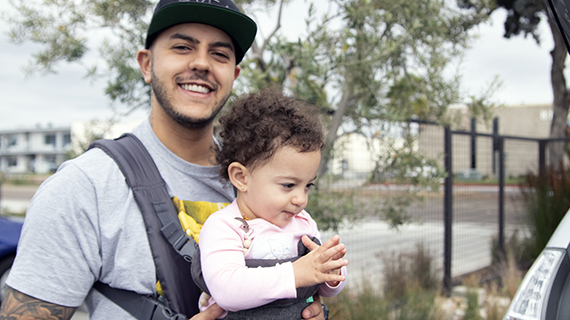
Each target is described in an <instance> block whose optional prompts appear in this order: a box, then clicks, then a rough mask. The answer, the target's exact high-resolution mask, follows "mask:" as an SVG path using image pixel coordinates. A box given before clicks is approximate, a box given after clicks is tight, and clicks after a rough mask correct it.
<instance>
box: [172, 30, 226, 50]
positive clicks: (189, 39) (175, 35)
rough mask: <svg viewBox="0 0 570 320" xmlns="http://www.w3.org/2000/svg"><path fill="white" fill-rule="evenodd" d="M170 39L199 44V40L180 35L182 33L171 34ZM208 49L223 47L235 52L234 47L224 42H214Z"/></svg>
mask: <svg viewBox="0 0 570 320" xmlns="http://www.w3.org/2000/svg"><path fill="white" fill-rule="evenodd" d="M170 39H172V40H175V39H180V40H185V41H188V42H192V43H195V44H199V43H200V40H198V39H196V38H194V37H192V36H189V35H186V34H182V33H175V34H173V35H171V36H170ZM210 47H214V48H215V47H223V48H228V49H230V50H231V51H232V52H235V50H234V46H233V45H232V44H231V43H229V42H225V41H217V42H214V43H212V44H210Z"/></svg>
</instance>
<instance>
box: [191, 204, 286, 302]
mask: <svg viewBox="0 0 570 320" xmlns="http://www.w3.org/2000/svg"><path fill="white" fill-rule="evenodd" d="M226 209H228V208H226ZM226 209H224V210H226ZM235 222H236V221H235V220H233V221H232V219H229V218H228V216H226V215H224V214H219V213H215V214H213V215H212V216H210V217H209V218H208V220H207V221H206V223H205V224H204V227H203V228H202V230H201V232H200V251H201V263H202V272H203V274H204V280H205V282H206V284H207V286H208V289H209V290H210V293H211V294H212V297H213V298H214V300H216V303H218V305H219V306H220V307H222V308H223V309H225V310H228V311H238V310H244V309H251V308H255V307H258V306H261V305H265V304H267V303H270V302H272V301H275V300H278V299H286V298H295V297H296V294H297V293H296V288H295V275H294V272H293V265H292V264H291V263H290V262H289V263H284V264H281V265H277V266H275V267H268V268H248V267H246V265H245V260H244V253H243V238H242V237H241V236H240V233H239V232H240V230H239V229H238V227H237V226H236V223H235ZM237 225H239V222H238V223H237Z"/></svg>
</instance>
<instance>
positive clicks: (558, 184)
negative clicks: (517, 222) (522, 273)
mask: <svg viewBox="0 0 570 320" xmlns="http://www.w3.org/2000/svg"><path fill="white" fill-rule="evenodd" d="M521 191H522V194H523V197H524V201H525V205H526V211H527V219H528V224H529V228H530V239H532V240H533V241H532V242H531V243H530V247H529V251H530V254H531V256H532V257H534V258H536V257H538V255H539V254H540V252H541V251H542V249H544V247H545V246H546V244H547V242H548V240H549V239H550V237H551V236H552V234H553V233H554V230H555V229H556V227H557V226H558V224H559V223H560V221H561V220H562V218H563V217H564V215H565V214H566V212H567V211H568V209H569V208H570V169H568V168H561V169H559V170H555V169H554V168H553V167H549V168H547V169H545V170H544V174H543V175H542V176H541V175H536V174H534V173H532V172H530V173H528V174H527V177H526V182H525V184H524V185H522V186H521Z"/></svg>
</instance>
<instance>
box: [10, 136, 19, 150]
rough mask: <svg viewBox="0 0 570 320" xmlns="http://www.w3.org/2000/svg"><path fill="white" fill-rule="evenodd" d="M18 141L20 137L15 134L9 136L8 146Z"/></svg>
mask: <svg viewBox="0 0 570 320" xmlns="http://www.w3.org/2000/svg"><path fill="white" fill-rule="evenodd" d="M17 143H18V137H17V136H16V135H15V134H11V135H9V136H8V147H13V146H15V145H16V144H17Z"/></svg>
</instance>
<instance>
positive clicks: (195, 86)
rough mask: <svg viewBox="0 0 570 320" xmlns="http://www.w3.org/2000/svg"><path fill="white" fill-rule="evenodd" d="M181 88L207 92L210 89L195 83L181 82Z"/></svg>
mask: <svg viewBox="0 0 570 320" xmlns="http://www.w3.org/2000/svg"><path fill="white" fill-rule="evenodd" d="M182 89H184V90H188V91H196V92H200V93H209V92H210V89H208V88H206V87H203V86H199V85H195V84H183V85H182Z"/></svg>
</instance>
